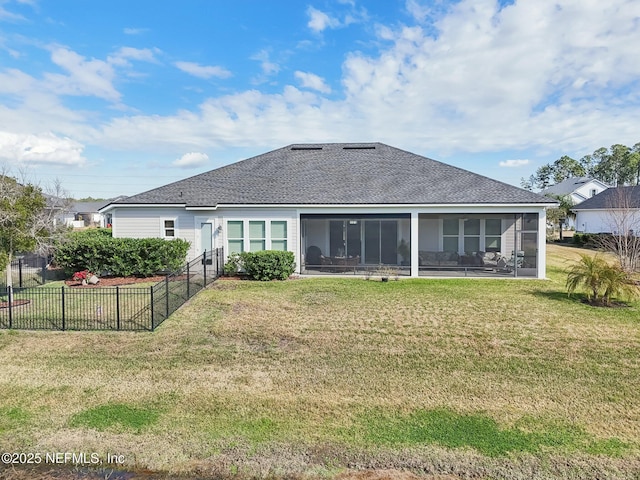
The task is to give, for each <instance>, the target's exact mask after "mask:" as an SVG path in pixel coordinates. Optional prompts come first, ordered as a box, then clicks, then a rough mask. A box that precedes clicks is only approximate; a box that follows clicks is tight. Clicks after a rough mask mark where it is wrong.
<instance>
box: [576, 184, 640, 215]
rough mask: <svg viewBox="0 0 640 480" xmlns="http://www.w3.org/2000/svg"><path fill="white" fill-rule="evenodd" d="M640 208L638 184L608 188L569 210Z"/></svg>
mask: <svg viewBox="0 0 640 480" xmlns="http://www.w3.org/2000/svg"><path fill="white" fill-rule="evenodd" d="M625 205H627V206H628V207H630V208H640V185H635V186H632V187H614V188H608V189H606V190H605V191H604V192H601V193H599V194H598V195H595V196H593V197H591V198H588V199H587V200H585V201H584V202H582V203H579V204H577V205H575V206H573V207H572V208H571V210H606V209H611V208H616V207H620V208H624V206H625Z"/></svg>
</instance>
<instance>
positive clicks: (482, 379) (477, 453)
mask: <svg viewBox="0 0 640 480" xmlns="http://www.w3.org/2000/svg"><path fill="white" fill-rule="evenodd" d="M579 252H581V251H578V250H576V249H571V248H569V247H560V246H555V245H552V246H550V247H549V255H548V256H549V267H548V275H549V277H550V279H549V280H547V281H538V280H522V279H513V280H506V279H495V280H494V279H437V280H429V279H419V280H402V281H397V282H393V281H392V282H389V283H381V282H376V281H365V280H361V279H338V278H317V279H304V280H293V281H288V282H265V283H257V282H249V281H227V280H221V281H218V282H216V284H215V285H214V286H213V287H212V288H210V289H208V290H206V291H204V292H203V293H201V294H200V295H198V296H197V297H196V298H195V299H193V300H192V301H191V302H190V303H189V304H187V305H186V306H185V307H183V308H182V309H181V310H179V311H178V312H177V313H175V314H174V315H173V316H172V317H171V318H170V319H169V320H167V321H165V322H164V324H163V325H162V326H161V327H160V328H159V329H158V330H157V331H156V332H154V333H128V332H121V333H111V332H80V333H61V332H25V331H21V332H13V331H3V332H0V365H2V368H1V369H0V450H2V451H42V452H49V451H62V452H68V451H72V452H74V451H83V452H97V453H100V454H106V453H117V454H122V455H124V456H125V457H126V461H127V463H126V466H128V467H133V466H136V467H144V468H151V469H156V470H165V471H171V472H198V473H199V474H201V475H214V474H219V475H226V476H231V475H236V474H237V475H241V474H246V475H248V476H251V475H255V476H260V477H264V476H266V475H267V474H273V475H280V474H286V473H292V474H294V473H297V474H306V475H319V476H323V477H331V476H332V475H334V474H337V473H339V472H341V471H342V470H343V469H344V468H346V467H352V468H396V469H399V470H403V469H410V470H412V471H414V472H416V473H421V472H422V473H425V472H426V473H429V472H431V473H443V474H452V475H453V474H456V473H459V474H460V478H470V477H471V476H472V475H475V476H474V477H473V478H486V479H490V478H491V479H492V478H496V479H497V478H523V479H525V478H540V479H542V478H638V476H640V388H638V387H639V386H640V303H633V304H630V305H629V306H628V307H624V308H613V309H603V308H593V307H589V306H587V305H585V304H583V303H581V302H580V301H579V299H576V298H573V299H571V298H568V297H567V295H566V293H565V290H564V277H563V275H562V269H563V268H565V267H566V264H565V263H564V262H565V260H566V259H571V258H577V255H578V253H579ZM451 478H458V477H456V476H453V477H451Z"/></svg>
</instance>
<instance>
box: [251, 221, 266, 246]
mask: <svg viewBox="0 0 640 480" xmlns="http://www.w3.org/2000/svg"><path fill="white" fill-rule="evenodd" d="M265 244H266V233H265V227H264V222H263V221H259V222H255V221H252V222H249V251H250V252H259V251H261V250H265Z"/></svg>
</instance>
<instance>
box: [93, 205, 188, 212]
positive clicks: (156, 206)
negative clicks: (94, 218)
mask: <svg viewBox="0 0 640 480" xmlns="http://www.w3.org/2000/svg"><path fill="white" fill-rule="evenodd" d="M186 206H187V204H186V203H110V204H109V205H105V206H104V207H102V208H101V209H100V210H98V213H106V212H108V211H109V210H113V209H114V208H120V207H124V208H147V207H151V208H163V207H167V208H176V207H186Z"/></svg>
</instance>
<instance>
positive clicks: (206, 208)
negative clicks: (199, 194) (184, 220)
mask: <svg viewBox="0 0 640 480" xmlns="http://www.w3.org/2000/svg"><path fill="white" fill-rule="evenodd" d="M217 209H218V205H212V206H210V207H185V210H186V211H188V212H191V211H194V212H198V211H203V210H209V211H215V210H217Z"/></svg>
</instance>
